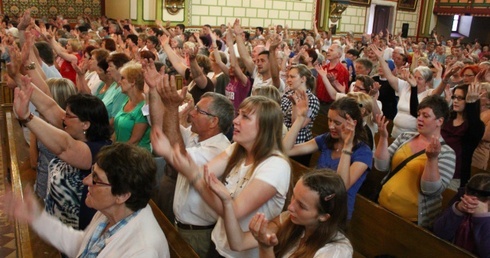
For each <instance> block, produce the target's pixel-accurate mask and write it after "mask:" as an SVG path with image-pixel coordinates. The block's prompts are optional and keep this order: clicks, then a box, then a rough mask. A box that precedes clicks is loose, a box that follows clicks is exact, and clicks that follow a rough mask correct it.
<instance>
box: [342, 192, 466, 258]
mask: <svg viewBox="0 0 490 258" xmlns="http://www.w3.org/2000/svg"><path fill="white" fill-rule="evenodd" d="M348 235H349V238H350V240H351V243H352V245H353V247H354V249H355V250H356V251H357V252H359V253H361V254H362V255H364V256H366V257H375V256H377V255H391V256H394V257H398V258H399V257H452V258H457V257H475V256H474V255H472V254H471V253H469V252H467V251H465V250H463V249H461V248H459V247H457V246H455V245H453V244H451V243H449V242H447V241H445V240H442V239H440V238H438V237H437V236H435V235H433V234H432V233H431V232H429V231H428V230H425V229H423V228H421V227H419V226H417V225H416V224H414V223H412V222H410V221H408V220H405V219H403V218H401V217H399V216H397V215H395V214H394V213H392V212H390V211H388V210H386V209H384V208H383V207H381V206H379V205H378V204H376V203H374V202H371V201H369V200H368V199H367V198H365V197H363V196H361V195H357V198H356V205H355V209H354V214H353V217H352V220H351V224H350V231H349V234H348Z"/></svg>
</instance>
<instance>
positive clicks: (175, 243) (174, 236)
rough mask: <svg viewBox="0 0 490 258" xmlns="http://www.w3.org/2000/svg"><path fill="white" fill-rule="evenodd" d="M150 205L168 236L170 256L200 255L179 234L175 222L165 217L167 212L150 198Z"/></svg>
mask: <svg viewBox="0 0 490 258" xmlns="http://www.w3.org/2000/svg"><path fill="white" fill-rule="evenodd" d="M150 206H151V209H152V210H153V215H155V218H156V220H157V221H158V224H159V225H160V227H161V228H162V230H163V233H164V234H165V237H166V238H167V242H168V246H169V248H170V257H172V258H174V257H182V258H184V257H188V258H193V257H199V256H198V255H197V254H196V252H194V249H192V247H191V246H190V245H189V244H188V243H187V242H186V241H185V240H184V239H183V238H182V237H181V236H180V235H179V232H177V229H176V228H175V226H174V224H173V223H171V222H170V221H169V220H168V219H167V217H165V214H163V212H162V211H161V210H160V209H159V208H158V206H157V205H156V204H155V202H153V200H150Z"/></svg>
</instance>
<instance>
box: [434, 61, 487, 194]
mask: <svg viewBox="0 0 490 258" xmlns="http://www.w3.org/2000/svg"><path fill="white" fill-rule="evenodd" d="M464 71H466V72H469V71H471V70H464ZM466 72H465V73H463V74H466ZM479 88H480V87H479V86H478V85H477V84H476V83H473V84H462V85H458V86H456V87H455V88H454V89H453V91H452V96H451V99H452V102H453V103H452V110H451V114H450V116H449V119H448V120H447V121H445V122H444V125H443V126H442V128H441V135H442V137H443V138H444V140H445V141H446V143H447V144H448V145H449V146H450V147H451V148H452V149H453V150H454V151H455V153H456V169H455V172H454V176H453V180H451V184H450V186H449V187H450V188H451V189H453V190H457V189H458V188H459V187H464V186H465V185H466V183H467V182H468V180H469V179H470V176H471V160H472V157H473V152H474V151H475V149H476V147H478V144H479V143H480V140H481V139H482V137H483V133H484V131H485V125H484V124H483V122H482V121H481V120H480V101H479Z"/></svg>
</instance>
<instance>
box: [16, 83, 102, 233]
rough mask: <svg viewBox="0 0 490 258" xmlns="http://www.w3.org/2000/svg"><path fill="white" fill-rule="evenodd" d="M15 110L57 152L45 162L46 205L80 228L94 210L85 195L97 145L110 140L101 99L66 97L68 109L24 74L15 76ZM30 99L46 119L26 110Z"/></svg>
mask: <svg viewBox="0 0 490 258" xmlns="http://www.w3.org/2000/svg"><path fill="white" fill-rule="evenodd" d="M16 81H17V82H18V85H19V87H18V88H16V89H15V99H14V111H15V113H16V114H17V116H18V119H19V122H20V123H21V124H23V125H24V126H26V127H27V128H29V130H30V131H31V132H32V133H33V134H35V135H36V137H37V139H38V140H39V141H41V143H42V144H44V145H45V146H46V148H47V149H48V150H49V151H51V152H52V153H53V154H55V155H56V158H54V159H53V160H51V162H50V163H49V166H48V169H49V179H48V180H49V181H48V192H47V194H46V198H45V200H44V201H45V204H46V207H45V210H46V212H47V213H48V214H51V215H54V216H55V217H58V219H59V220H61V221H62V222H63V223H65V224H66V225H68V226H71V227H73V228H74V229H81V230H82V229H84V228H85V227H86V226H87V225H88V223H89V222H90V220H91V219H92V217H93V215H94V214H95V210H94V209H92V208H89V207H87V205H86V204H85V202H84V200H85V197H86V196H87V186H84V185H83V184H82V180H83V178H84V177H86V176H87V175H88V174H90V169H91V167H92V164H93V163H94V162H95V155H97V153H98V152H99V150H100V148H102V147H103V146H105V145H109V144H111V141H110V137H111V127H110V126H109V117H108V115H107V110H106V108H105V106H104V103H102V101H101V100H100V99H98V98H97V97H95V96H92V95H87V94H77V95H73V96H70V97H69V98H68V99H67V100H66V110H63V109H62V108H61V107H60V106H58V104H57V103H56V102H55V101H54V100H53V99H52V98H50V97H48V96H47V95H46V94H44V93H43V92H42V91H40V90H39V89H38V88H37V87H36V86H35V85H33V84H31V82H30V79H29V78H28V77H21V76H20V75H18V77H17V78H16ZM29 100H30V101H31V102H32V103H33V104H34V105H35V106H36V109H37V110H38V111H39V113H40V114H42V115H43V116H44V118H45V120H46V121H44V120H43V119H40V118H39V117H36V116H34V115H33V114H32V113H29V109H28V104H29Z"/></svg>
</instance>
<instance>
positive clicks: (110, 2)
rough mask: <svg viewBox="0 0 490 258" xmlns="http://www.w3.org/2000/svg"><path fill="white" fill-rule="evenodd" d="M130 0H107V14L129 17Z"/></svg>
mask: <svg viewBox="0 0 490 258" xmlns="http://www.w3.org/2000/svg"><path fill="white" fill-rule="evenodd" d="M129 1H130V0H105V14H106V15H107V17H111V18H114V19H127V18H129Z"/></svg>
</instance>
